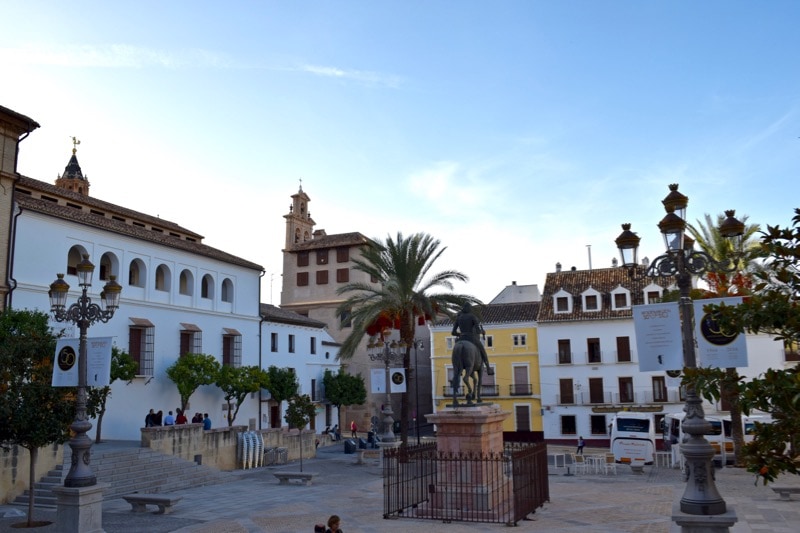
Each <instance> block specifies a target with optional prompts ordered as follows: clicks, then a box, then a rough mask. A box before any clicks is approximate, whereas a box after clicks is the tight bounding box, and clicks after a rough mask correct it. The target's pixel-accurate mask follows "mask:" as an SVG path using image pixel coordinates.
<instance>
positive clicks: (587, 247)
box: [586, 244, 592, 271]
mask: <svg viewBox="0 0 800 533" xmlns="http://www.w3.org/2000/svg"><path fill="white" fill-rule="evenodd" d="M586 250H587V251H588V252H589V270H590V271H591V270H592V245H591V244H587V245H586Z"/></svg>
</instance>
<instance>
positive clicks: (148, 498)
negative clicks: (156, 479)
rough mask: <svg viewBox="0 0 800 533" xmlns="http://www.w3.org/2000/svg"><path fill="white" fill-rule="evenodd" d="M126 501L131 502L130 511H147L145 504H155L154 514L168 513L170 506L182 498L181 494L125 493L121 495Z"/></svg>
mask: <svg viewBox="0 0 800 533" xmlns="http://www.w3.org/2000/svg"><path fill="white" fill-rule="evenodd" d="M123 498H124V499H125V501H126V502H128V503H129V504H131V507H132V509H131V511H133V512H134V513H143V512H145V511H147V505H148V504H150V505H157V506H158V511H156V512H155V513H154V514H169V511H170V507H172V506H173V505H175V504H176V503H178V502H179V501H181V500H182V499H183V496H171V495H169V494H139V493H136V494H126V495H125V496H123Z"/></svg>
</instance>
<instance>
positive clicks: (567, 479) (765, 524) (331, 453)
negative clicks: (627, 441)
mask: <svg viewBox="0 0 800 533" xmlns="http://www.w3.org/2000/svg"><path fill="white" fill-rule="evenodd" d="M551 451H558V450H555V449H551ZM597 451H602V450H597ZM591 452H592V450H588V449H587V453H591ZM355 463H356V456H355V455H350V454H344V453H343V444H341V443H337V444H334V445H331V446H327V447H324V448H322V447H321V448H320V449H319V450H318V453H317V457H316V458H315V459H310V460H308V459H307V460H305V461H303V470H305V471H309V472H318V473H319V475H318V476H317V477H316V478H315V479H314V482H313V484H312V485H310V486H302V485H294V484H292V485H289V486H286V485H278V481H277V479H275V477H274V476H273V475H272V472H273V471H275V470H276V469H279V468H289V469H292V470H297V469H298V468H299V464H297V462H294V463H292V464H291V465H289V466H288V467H287V466H275V467H265V468H259V469H252V470H245V471H241V472H238V473H237V477H238V480H237V481H234V482H232V483H224V484H219V485H214V486H208V487H198V488H194V489H188V490H181V491H177V492H176V494H179V495H181V496H183V500H182V501H181V502H180V503H178V504H177V505H176V506H175V508H174V510H173V511H172V512H171V513H170V514H167V515H155V514H152V513H141V514H133V513H131V511H130V505H128V504H127V503H126V502H125V501H124V500H122V499H114V500H109V501H106V502H104V504H103V528H104V529H105V531H106V532H107V533H142V532H146V533H162V532H163V533H166V532H182V533H257V532H286V533H297V532H310V531H313V530H314V524H315V523H323V522H325V521H326V520H327V518H328V516H329V515H331V514H338V515H339V516H340V517H341V518H342V529H343V530H344V531H346V532H347V533H354V532H363V533H377V532H385V531H404V532H408V531H410V532H415V531H418V532H425V533H430V532H431V531H437V532H439V531H443V532H451V533H456V532H460V531H465V532H472V531H479V532H484V531H486V532H488V531H492V532H499V531H502V530H504V529H506V527H507V526H505V525H503V524H480V523H463V522H452V523H442V522H441V521H435V520H417V519H389V520H385V519H383V518H382V515H383V499H382V497H383V496H382V480H381V469H380V465H379V463H378V460H376V459H366V460H365V463H364V464H361V465H357V464H355ZM549 470H550V472H549V482H550V502H548V503H545V505H544V506H543V507H542V508H540V509H538V510H537V511H536V513H534V514H532V515H530V516H529V519H528V520H525V521H522V522H520V523H519V524H518V527H517V528H516V530H517V531H537V532H548V533H549V532H556V533H572V532H574V533H578V532H581V533H587V532H589V531H591V532H602V533H621V532H626V533H667V532H670V530H671V528H672V527H673V526H672V522H671V519H670V514H671V512H672V503H673V499H674V498H675V497H676V495H677V496H680V495H681V494H683V489H684V486H685V485H684V482H683V481H682V478H681V474H680V471H679V470H677V469H670V468H665V467H662V468H655V467H649V466H648V467H645V472H644V474H634V473H633V472H632V471H631V470H630V468H628V467H624V466H620V467H618V472H617V475H603V474H588V475H579V476H566V475H564V474H566V473H567V470H566V468H565V467H559V468H556V467H554V466H552V465H551V466H550V468H549ZM716 472H717V476H716V477H717V487H718V488H719V491H720V493H721V494H722V496H723V498H724V499H725V501H726V502H727V503H728V505H729V506H732V507H733V508H734V509H735V511H736V514H737V516H738V519H739V522H738V523H737V524H736V525H735V526H734V527H733V528H732V529H731V531H732V533H751V532H775V533H790V532H791V533H797V532H800V498H797V497H796V499H795V500H793V501H782V500H780V498H779V496H778V495H777V494H775V493H774V492H773V491H772V490H771V489H770V488H769V487H763V486H761V485H755V484H754V477H753V476H752V475H751V474H749V473H747V472H744V471H743V470H741V469H734V468H724V469H721V470H717V471H716ZM780 484H792V485H797V486H800V479H798V478H797V477H796V476H792V477H791V478H787V479H783V480H781V481H780ZM9 509H14V510H16V511H17V512H19V511H25V510H26V509H25V508H20V507H15V506H1V507H0V515H2V513H3V512H4V511H8V510H9ZM34 519H36V520H51V521H54V520H55V512H54V511H41V510H37V511H36V512H35V513H34ZM21 521H24V517H16V518H14V517H12V518H0V531H3V532H5V531H19V529H11V524H13V523H18V522H21ZM34 531H37V532H42V533H48V532H53V531H56V526H55V524H53V525H50V526H46V527H42V528H37V529H35V530H34Z"/></svg>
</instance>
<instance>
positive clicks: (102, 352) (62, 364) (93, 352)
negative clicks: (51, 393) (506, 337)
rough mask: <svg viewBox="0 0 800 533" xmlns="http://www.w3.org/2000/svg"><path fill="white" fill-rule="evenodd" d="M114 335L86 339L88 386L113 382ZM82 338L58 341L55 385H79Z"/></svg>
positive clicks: (100, 385)
mask: <svg viewBox="0 0 800 533" xmlns="http://www.w3.org/2000/svg"><path fill="white" fill-rule="evenodd" d="M111 343H112V337H94V338H90V339H86V386H87V387H105V386H107V385H110V384H111ZM79 356H80V339H58V340H57V341H56V353H55V364H54V365H53V383H52V384H53V387H77V386H78V357H79Z"/></svg>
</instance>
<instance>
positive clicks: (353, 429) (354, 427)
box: [350, 420, 358, 439]
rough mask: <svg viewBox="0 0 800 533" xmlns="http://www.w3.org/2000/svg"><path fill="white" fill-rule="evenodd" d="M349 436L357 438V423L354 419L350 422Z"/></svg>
mask: <svg viewBox="0 0 800 533" xmlns="http://www.w3.org/2000/svg"><path fill="white" fill-rule="evenodd" d="M350 436H351V437H353V438H354V439H357V438H358V425H357V424H356V421H355V420H352V421H351V422H350Z"/></svg>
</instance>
